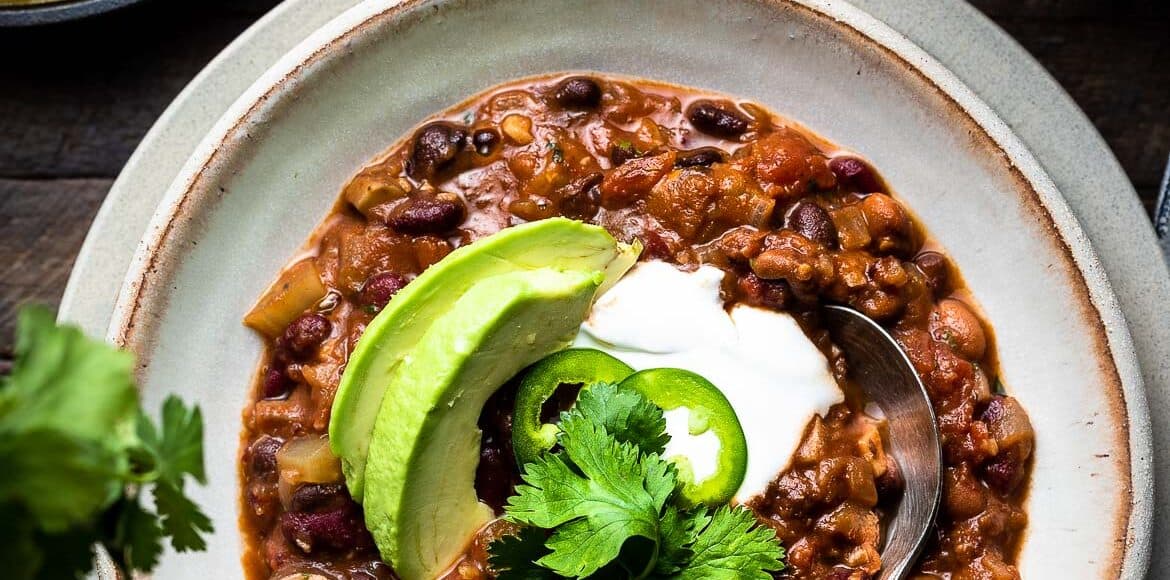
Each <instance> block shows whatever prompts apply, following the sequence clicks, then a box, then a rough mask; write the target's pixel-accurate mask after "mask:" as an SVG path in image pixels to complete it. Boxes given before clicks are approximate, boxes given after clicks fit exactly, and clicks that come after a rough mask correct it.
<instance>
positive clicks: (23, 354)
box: [0, 307, 138, 444]
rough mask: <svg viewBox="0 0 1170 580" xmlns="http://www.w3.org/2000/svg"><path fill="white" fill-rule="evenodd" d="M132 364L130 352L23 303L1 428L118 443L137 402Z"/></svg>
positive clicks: (0, 394) (1, 390)
mask: <svg viewBox="0 0 1170 580" xmlns="http://www.w3.org/2000/svg"><path fill="white" fill-rule="evenodd" d="M133 366H134V358H133V357H132V356H131V355H130V354H129V353H125V352H122V351H119V350H117V349H115V348H113V347H111V346H109V345H107V344H105V343H103V342H100V341H96V340H90V339H89V338H86V336H85V335H84V334H82V332H81V330H79V329H77V328H75V327H71V326H61V327H58V326H57V325H56V323H55V322H54V319H53V314H52V313H51V312H49V311H48V310H46V309H44V308H39V307H32V308H26V309H24V310H22V311H21V313H20V320H19V323H18V326H17V335H16V358H15V360H14V361H13V364H12V374H11V376H9V377H8V378H7V379H6V380H5V381H4V386H3V387H0V431H24V430H29V429H37V428H47V429H56V430H59V431H61V432H64V433H69V434H71V435H74V436H77V437H81V438H85V439H89V440H93V441H106V442H109V443H111V444H113V443H117V442H119V441H121V440H122V439H123V436H124V435H127V434H128V433H125V431H126V428H125V426H127V425H132V424H133V423H132V421H133V419H134V416H135V413H136V412H137V408H138V405H137V401H138V392H137V391H136V390H135V388H134V380H133V375H132V373H131V371H132V369H133ZM17 410H19V412H17ZM112 431H113V432H114V434H115V435H116V437H114V438H111V437H110V435H111V432H112Z"/></svg>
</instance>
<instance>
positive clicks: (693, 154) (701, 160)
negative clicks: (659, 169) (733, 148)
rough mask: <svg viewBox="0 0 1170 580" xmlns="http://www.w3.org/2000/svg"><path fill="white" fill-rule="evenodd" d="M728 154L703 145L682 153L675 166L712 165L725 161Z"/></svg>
mask: <svg viewBox="0 0 1170 580" xmlns="http://www.w3.org/2000/svg"><path fill="white" fill-rule="evenodd" d="M726 159H727V154H725V153H724V152H723V151H720V150H719V149H716V148H714V147H703V148H702V149H695V150H694V151H686V152H683V153H680V154H679V156H678V159H676V160H675V162H674V166H675V167H710V166H711V165H713V164H715V163H723V162H724V161H725V160H726Z"/></svg>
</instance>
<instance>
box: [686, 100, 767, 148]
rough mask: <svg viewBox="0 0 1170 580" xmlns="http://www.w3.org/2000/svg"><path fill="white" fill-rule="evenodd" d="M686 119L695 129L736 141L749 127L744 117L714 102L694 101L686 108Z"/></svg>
mask: <svg viewBox="0 0 1170 580" xmlns="http://www.w3.org/2000/svg"><path fill="white" fill-rule="evenodd" d="M687 119H688V120H690V122H691V124H692V125H694V126H695V128H696V129H698V130H700V131H702V132H704V133H707V134H708V135H714V136H716V137H722V138H724V139H738V138H739V136H740V135H743V134H744V133H747V131H748V129H749V128H750V127H751V120H750V119H748V118H747V116H746V115H744V114H743V113H740V112H739V111H736V110H734V109H733V108H731V105H730V104H722V103H716V102H714V101H695V102H694V103H693V104H692V105H691V106H690V107H688V108H687Z"/></svg>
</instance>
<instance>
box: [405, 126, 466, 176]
mask: <svg viewBox="0 0 1170 580" xmlns="http://www.w3.org/2000/svg"><path fill="white" fill-rule="evenodd" d="M466 143H467V130H466V129H464V128H462V127H458V126H456V125H454V124H452V123H447V122H443V121H440V122H436V123H431V124H429V125H427V126H425V127H423V128H422V129H419V130H418V133H416V134H415V136H414V148H413V149H412V150H411V153H410V163H409V164H408V165H409V168H408V173H410V176H411V177H414V178H415V179H430V178H431V177H433V176H434V174H435V173H436V172H437V171H440V170H442V169H443V168H445V167H447V166H448V165H450V164H451V162H452V161H454V160H455V156H456V155H458V154H459V151H460V150H461V149H463V146H464V145H465V144H466Z"/></svg>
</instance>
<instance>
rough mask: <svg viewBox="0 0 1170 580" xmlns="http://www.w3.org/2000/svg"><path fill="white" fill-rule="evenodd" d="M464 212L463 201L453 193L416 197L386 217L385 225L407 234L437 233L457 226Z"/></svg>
mask: <svg viewBox="0 0 1170 580" xmlns="http://www.w3.org/2000/svg"><path fill="white" fill-rule="evenodd" d="M465 214H466V209H465V208H464V207H463V202H461V201H460V200H459V198H458V197H455V196H454V195H449V194H448V195H439V196H436V197H416V198H413V199H411V200H410V201H407V202H406V203H404V204H402V205H401V206H399V207H396V208H395V209H394V211H392V212H391V213H390V215H389V216H387V218H386V225H388V226H390V227H392V228H394V229H395V230H397V231H399V232H403V233H407V234H412V235H419V234H439V233H443V232H448V231H450V230H452V229H454V228H455V227H456V226H458V225H459V224H460V223H461V222H462V221H463V217H464V215H465Z"/></svg>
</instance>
